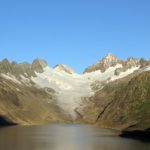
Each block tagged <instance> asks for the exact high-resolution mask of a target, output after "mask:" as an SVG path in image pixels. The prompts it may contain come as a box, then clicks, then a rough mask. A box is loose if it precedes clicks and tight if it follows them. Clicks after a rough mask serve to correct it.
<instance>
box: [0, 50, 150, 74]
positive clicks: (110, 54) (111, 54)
mask: <svg viewBox="0 0 150 150" xmlns="http://www.w3.org/2000/svg"><path fill="white" fill-rule="evenodd" d="M109 56H110V57H114V58H115V59H117V60H121V61H127V60H128V59H130V58H134V59H139V60H140V59H144V60H146V61H149V59H146V58H144V57H134V56H128V57H126V58H123V59H122V58H119V57H117V56H115V55H114V54H113V53H112V52H108V53H107V54H105V55H104V56H101V57H99V59H98V60H95V61H93V63H92V64H95V63H98V62H99V61H101V60H103V59H105V58H107V57H109ZM5 60H6V61H8V62H9V63H17V64H22V63H29V64H32V63H33V62H34V61H36V60H43V61H45V62H46V63H47V65H48V66H49V67H51V68H55V67H57V66H59V65H64V66H66V67H68V68H70V69H72V70H73V71H74V72H76V73H83V72H84V71H85V68H86V67H87V66H89V65H91V64H90V63H89V64H88V65H87V66H85V68H83V70H80V71H79V70H76V69H75V68H74V67H72V66H70V65H68V64H65V63H63V62H62V63H56V64H54V65H53V66H52V65H51V64H50V63H49V61H47V60H46V59H44V58H40V57H37V58H33V59H32V60H31V61H28V60H25V61H24V60H23V61H16V60H13V59H9V58H7V57H4V58H1V59H0V61H1V62H2V61H5ZM81 65H82V64H81Z"/></svg>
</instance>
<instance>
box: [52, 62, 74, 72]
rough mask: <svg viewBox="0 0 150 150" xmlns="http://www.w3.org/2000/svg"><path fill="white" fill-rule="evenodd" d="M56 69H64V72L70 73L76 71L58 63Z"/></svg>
mask: <svg viewBox="0 0 150 150" xmlns="http://www.w3.org/2000/svg"><path fill="white" fill-rule="evenodd" d="M54 69H55V70H57V71H64V72H66V73H69V74H73V73H75V72H74V70H73V69H71V68H70V67H68V66H67V65H63V64H57V65H56V66H55V67H54Z"/></svg>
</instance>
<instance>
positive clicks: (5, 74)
mask: <svg viewBox="0 0 150 150" xmlns="http://www.w3.org/2000/svg"><path fill="white" fill-rule="evenodd" d="M149 65H150V62H149V61H146V60H144V59H135V58H128V59H127V60H125V61H123V60H119V59H117V58H116V57H115V56H113V55H112V54H111V53H109V54H108V55H107V56H106V57H104V58H102V60H100V61H98V62H97V63H96V64H94V65H92V66H90V67H88V68H87V69H86V70H85V72H84V73H83V74H77V73H75V72H74V71H73V69H71V68H70V67H68V66H66V65H62V64H59V65H56V66H55V67H54V68H50V67H49V66H48V64H47V62H46V61H45V60H41V59H35V60H34V61H33V63H32V64H29V63H26V62H24V63H19V64H17V63H16V62H12V63H10V62H9V61H8V60H7V59H4V60H3V61H2V62H1V63H0V76H1V78H4V79H6V80H10V81H11V82H14V83H15V84H19V86H26V87H30V88H32V87H34V88H38V89H44V90H45V92H46V94H50V95H51V91H53V94H52V95H53V96H55V97H56V99H55V100H54V101H53V102H54V103H56V104H57V106H59V107H60V108H61V109H62V110H63V111H64V113H66V114H69V115H71V116H72V118H74V119H75V118H76V117H77V115H78V113H79V112H78V110H82V108H83V107H84V106H85V105H86V104H85V103H84V98H85V97H86V98H88V97H91V96H92V95H94V93H95V92H96V90H95V89H94V88H93V87H94V86H95V85H97V83H98V86H99V89H102V88H103V86H104V85H106V84H108V83H110V82H113V81H114V80H118V79H121V78H124V77H127V76H129V75H130V74H133V73H135V71H136V73H138V72H141V71H148V70H150V67H149ZM19 90H20V89H18V91H19ZM46 102H47V103H49V100H48V99H46ZM80 113H82V111H80Z"/></svg>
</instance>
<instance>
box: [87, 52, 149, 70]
mask: <svg viewBox="0 0 150 150" xmlns="http://www.w3.org/2000/svg"><path fill="white" fill-rule="evenodd" d="M117 64H120V65H122V67H121V68H119V69H118V70H120V71H119V72H122V71H126V70H128V69H131V68H133V67H138V66H139V67H145V66H148V65H150V61H146V60H144V59H137V58H133V57H129V58H128V59H127V60H120V59H118V58H117V57H115V56H114V55H113V54H112V53H108V54H107V55H106V56H105V57H104V58H102V59H101V60H99V61H98V62H96V63H95V64H93V65H91V66H89V67H87V68H86V69H85V71H84V73H89V72H94V71H97V70H100V71H101V72H105V70H107V69H108V68H110V67H114V66H116V65H117Z"/></svg>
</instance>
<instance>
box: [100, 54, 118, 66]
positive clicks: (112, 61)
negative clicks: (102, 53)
mask: <svg viewBox="0 0 150 150" xmlns="http://www.w3.org/2000/svg"><path fill="white" fill-rule="evenodd" d="M100 63H102V64H103V65H104V66H105V67H106V68H107V67H111V66H114V65H116V64H117V63H118V59H117V58H116V57H115V56H113V54H112V53H108V54H107V55H106V57H104V58H102V60H100Z"/></svg>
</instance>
